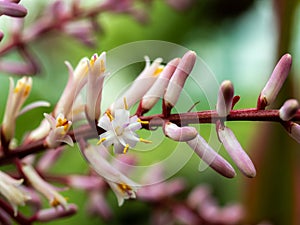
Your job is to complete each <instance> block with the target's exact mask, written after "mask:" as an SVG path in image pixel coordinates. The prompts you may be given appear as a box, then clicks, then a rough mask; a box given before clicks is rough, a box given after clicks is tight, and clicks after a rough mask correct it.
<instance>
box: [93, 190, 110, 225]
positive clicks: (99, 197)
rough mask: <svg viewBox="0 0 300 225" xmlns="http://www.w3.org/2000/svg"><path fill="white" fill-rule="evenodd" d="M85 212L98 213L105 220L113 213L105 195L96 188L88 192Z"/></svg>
mask: <svg viewBox="0 0 300 225" xmlns="http://www.w3.org/2000/svg"><path fill="white" fill-rule="evenodd" d="M87 212H88V213H89V214H92V215H100V216H101V217H102V218H103V219H105V220H109V219H110V218H111V217H112V215H113V213H112V209H111V208H110V206H109V205H108V203H107V202H106V199H105V197H104V196H103V194H102V193H100V192H99V191H97V190H92V191H90V192H89V199H88V203H87Z"/></svg>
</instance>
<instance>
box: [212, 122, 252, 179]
mask: <svg viewBox="0 0 300 225" xmlns="http://www.w3.org/2000/svg"><path fill="white" fill-rule="evenodd" d="M218 136H219V139H220V141H221V142H222V143H223V145H224V147H225V149H226V150H227V152H228V154H229V155H230V157H231V158H232V159H233V161H234V162H235V163H236V165H237V166H238V168H239V169H240V171H241V172H242V173H244V174H245V175H246V176H248V177H255V175H256V170H255V167H254V165H253V163H252V161H251V159H250V158H249V156H248V155H247V153H246V152H245V151H244V149H243V148H242V146H241V144H240V143H239V142H238V140H237V139H236V137H235V135H234V134H233V132H232V131H231V129H229V128H228V127H225V126H224V127H219V128H218Z"/></svg>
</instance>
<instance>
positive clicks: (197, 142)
mask: <svg viewBox="0 0 300 225" xmlns="http://www.w3.org/2000/svg"><path fill="white" fill-rule="evenodd" d="M187 144H188V145H189V146H190V147H191V148H192V149H193V150H194V151H195V153H196V154H197V155H198V156H199V157H200V158H201V159H202V160H203V161H204V162H206V163H207V164H208V165H209V166H210V167H211V168H212V169H214V170H215V171H217V172H218V173H220V174H221V175H223V176H225V177H228V178H233V177H234V176H235V175H236V173H235V171H234V169H233V168H232V166H231V165H230V164H229V163H228V162H227V161H226V160H225V159H223V158H222V156H220V155H219V154H218V153H217V152H215V151H214V150H213V149H212V148H211V147H210V146H209V145H208V143H207V142H206V141H205V140H204V139H203V138H202V137H201V136H200V135H199V134H198V135H197V136H196V137H195V138H194V139H193V140H190V141H187Z"/></svg>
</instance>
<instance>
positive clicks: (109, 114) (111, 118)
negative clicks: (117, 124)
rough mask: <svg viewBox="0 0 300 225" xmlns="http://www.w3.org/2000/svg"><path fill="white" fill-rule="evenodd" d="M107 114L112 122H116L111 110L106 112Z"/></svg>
mask: <svg viewBox="0 0 300 225" xmlns="http://www.w3.org/2000/svg"><path fill="white" fill-rule="evenodd" d="M105 113H106V115H107V116H108V118H109V120H110V122H111V121H113V120H114V117H113V115H112V114H111V112H110V110H106V112H105Z"/></svg>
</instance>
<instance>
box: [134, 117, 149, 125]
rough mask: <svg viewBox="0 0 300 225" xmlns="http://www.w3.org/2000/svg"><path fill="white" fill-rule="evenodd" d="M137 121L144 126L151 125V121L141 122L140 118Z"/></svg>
mask: <svg viewBox="0 0 300 225" xmlns="http://www.w3.org/2000/svg"><path fill="white" fill-rule="evenodd" d="M137 121H138V122H139V123H140V124H144V125H148V124H149V121H143V120H141V119H140V118H138V119H137Z"/></svg>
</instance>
